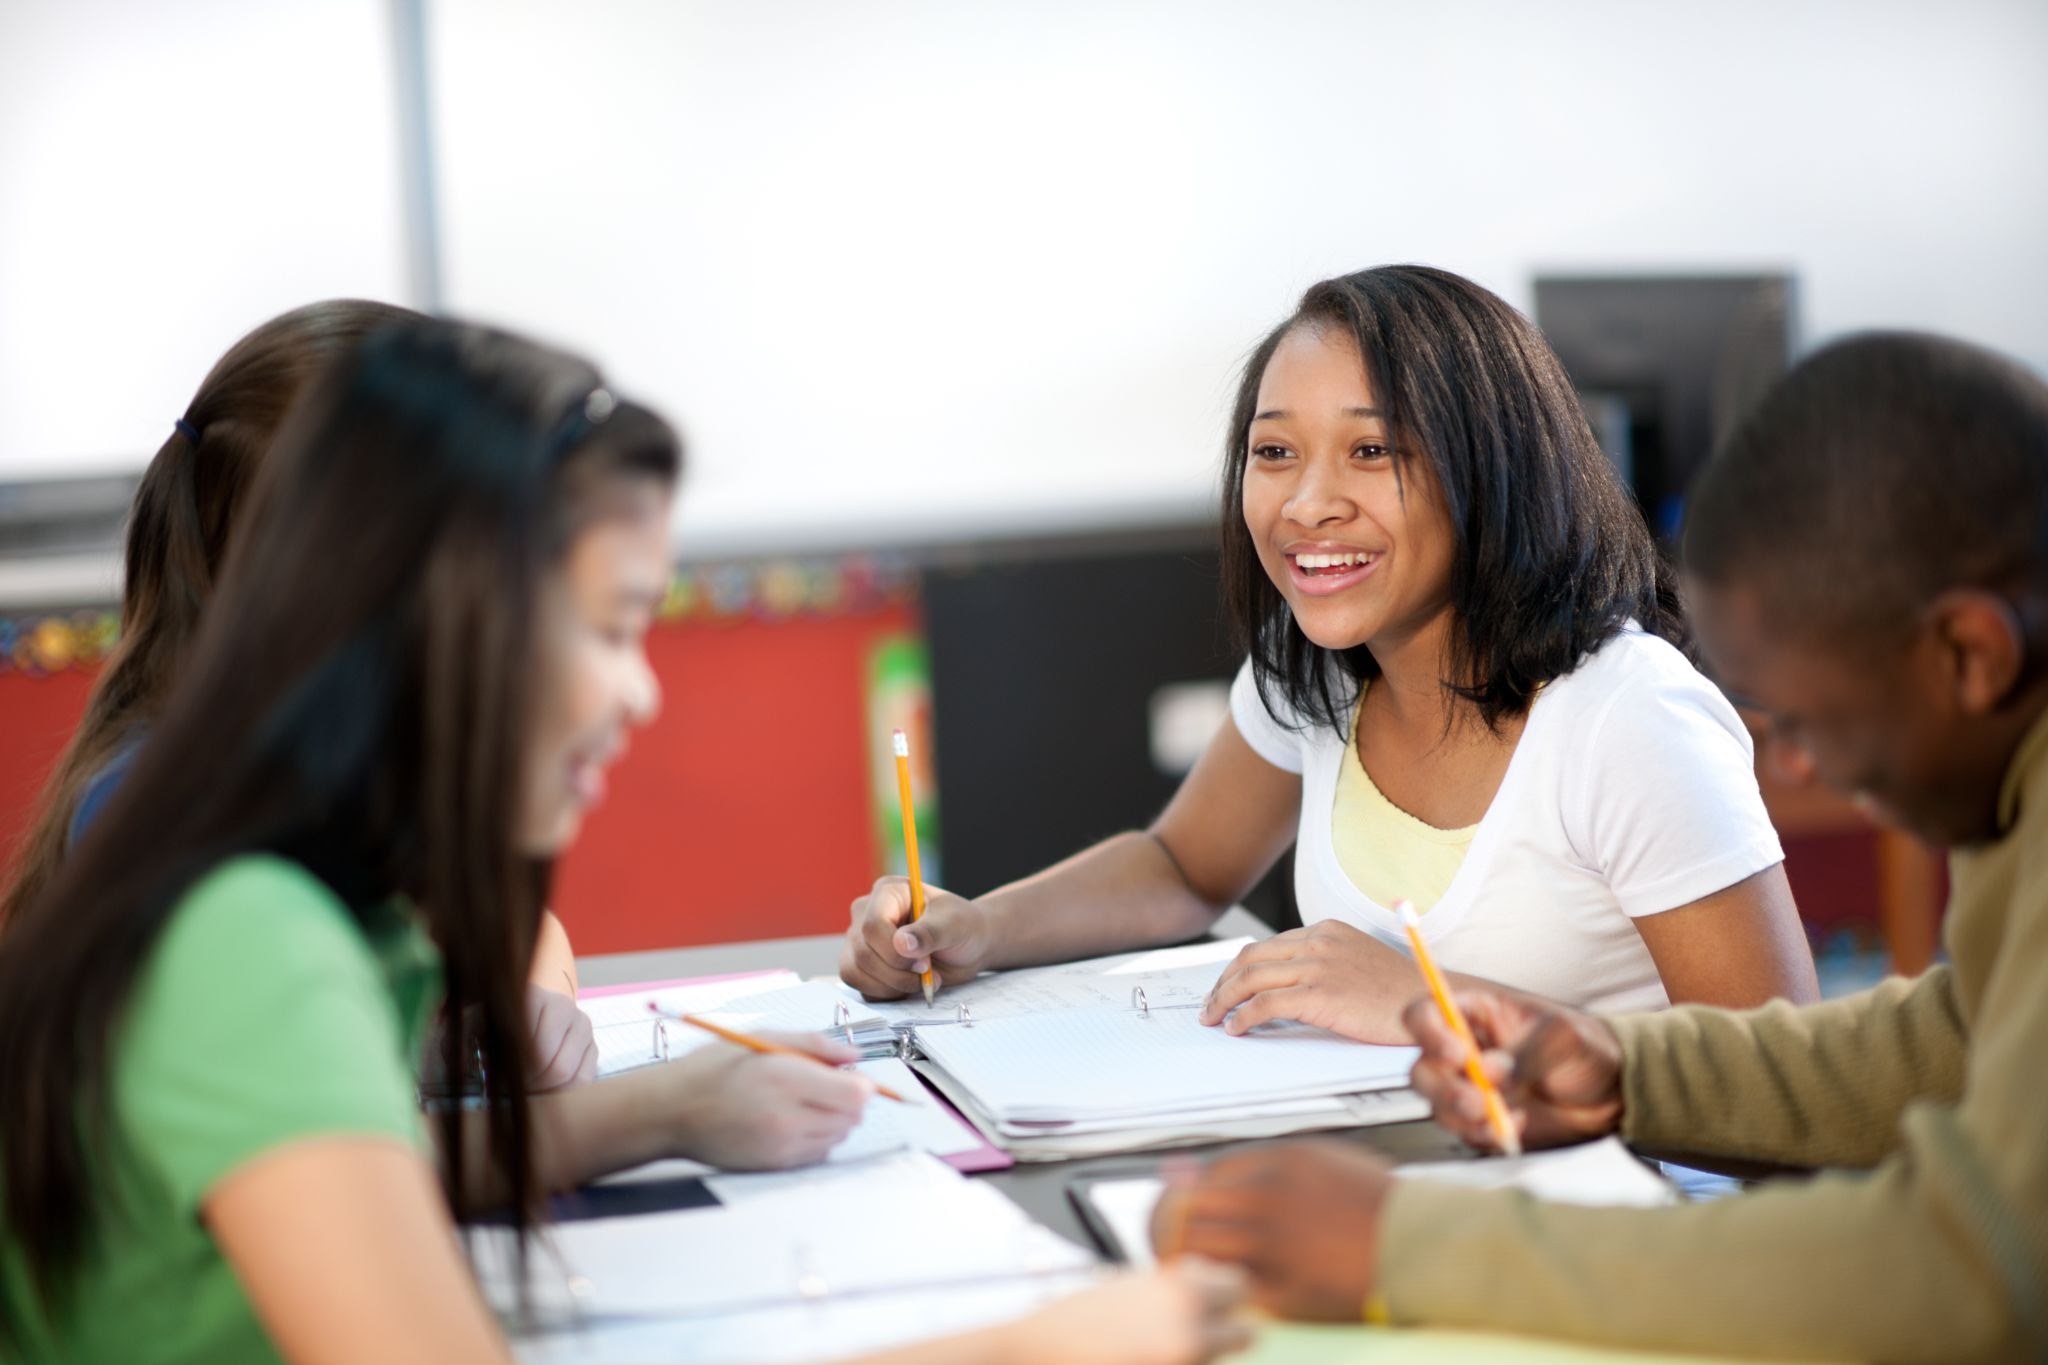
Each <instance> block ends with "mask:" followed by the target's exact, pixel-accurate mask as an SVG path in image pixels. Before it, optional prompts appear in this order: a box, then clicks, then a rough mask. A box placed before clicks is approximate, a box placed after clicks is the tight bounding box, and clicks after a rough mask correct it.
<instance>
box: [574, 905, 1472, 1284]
mask: <svg viewBox="0 0 2048 1365" xmlns="http://www.w3.org/2000/svg"><path fill="white" fill-rule="evenodd" d="M1215 932H1216V935H1217V937H1219V938H1235V937H1238V936H1240V935H1245V934H1249V935H1251V936H1253V937H1255V938H1264V937H1265V936H1266V935H1267V934H1269V933H1270V932H1271V930H1269V929H1268V928H1267V927H1266V926H1265V925H1264V924H1263V923H1261V922H1260V921H1259V920H1258V919H1256V918H1254V917H1253V916H1252V915H1250V914H1249V913H1247V912H1246V911H1243V910H1232V911H1230V912H1229V913H1228V914H1226V915H1224V916H1223V917H1222V918H1221V919H1219V920H1217V922H1216V929H1215ZM840 942H841V936H840V935H838V934H819V935H815V936H812V937H809V938H784V939H764V940H759V941H756V942H752V943H720V944H712V945H708V946H706V947H701V948H670V949H664V950H662V951H658V952H649V953H614V954H611V955H608V956H604V957H586V958H581V959H579V960H578V961H577V963H576V970H577V974H578V976H579V977H580V978H581V981H582V984H583V985H585V986H620V985H625V984H627V983H629V982H635V981H668V980H673V979H675V978H678V977H689V976H714V975H717V974H719V973H723V972H748V971H761V970H765V969H768V968H774V967H786V968H788V969H789V970H791V971H793V972H797V973H799V974H800V975H803V976H807V977H808V976H830V975H833V974H835V973H836V972H837V971H838V970H839V945H840ZM1316 1136H1318V1137H1323V1138H1328V1139H1332V1140H1335V1141H1339V1142H1354V1143H1357V1144H1359V1145H1361V1146H1365V1147H1370V1148H1372V1149H1373V1150H1375V1151H1378V1152H1381V1153H1384V1154H1385V1155H1386V1156H1387V1157H1389V1158H1391V1159H1392V1160H1395V1161H1442V1160H1446V1159H1449V1158H1455V1157H1458V1156H1463V1155H1469V1152H1468V1149H1467V1148H1466V1147H1465V1146H1464V1145H1463V1144H1462V1143H1460V1142H1459V1141H1458V1140H1457V1139H1456V1138H1453V1137H1451V1136H1450V1135H1449V1134H1448V1133H1446V1132H1444V1131H1443V1130H1442V1129H1440V1128H1438V1127H1437V1126H1436V1125H1435V1124H1432V1123H1427V1122H1422V1123H1392V1124H1384V1125H1381V1126H1379V1127H1373V1128H1353V1129H1345V1130H1340V1131H1337V1132H1332V1133H1324V1134H1317V1135H1316ZM1243 1145H1245V1144H1243V1143H1219V1144H1215V1145H1213V1146H1210V1147H1207V1148H1197V1149H1191V1150H1197V1151H1204V1152H1215V1151H1221V1150H1224V1149H1226V1148H1229V1147H1235V1146H1243ZM1158 1162H1159V1157H1158V1155H1157V1154H1149V1155H1148V1154H1143V1153H1139V1154H1132V1155H1126V1156H1105V1157H1088V1158H1084V1159H1082V1160H1078V1161H1056V1162H1042V1163H1035V1164H1031V1165H1018V1166H1015V1167H1012V1168H1011V1169H1010V1170H1007V1171H993V1172H990V1173H989V1174H987V1175H985V1176H982V1177H978V1178H980V1179H985V1180H988V1181H990V1182H991V1183H992V1184H994V1185H995V1186H997V1187H998V1188H999V1189H1001V1190H1002V1191H1003V1193H1004V1194H1007V1195H1008V1196H1009V1197H1010V1198H1011V1199H1013V1200H1015V1201H1016V1202H1017V1204H1018V1205H1019V1206H1020V1207H1021V1208H1022V1209H1023V1210H1024V1211H1025V1212H1026V1213H1028V1214H1030V1215H1031V1216H1032V1217H1033V1218H1035V1219H1037V1220H1038V1221H1039V1222H1041V1223H1043V1224H1045V1225H1046V1226H1047V1227H1049V1228H1051V1229H1052V1230H1053V1231H1055V1232H1057V1233H1059V1234H1060V1235H1061V1236H1062V1237H1066V1238H1068V1239H1069V1240H1071V1241H1073V1242H1076V1243H1078V1244H1079V1245H1081V1246H1084V1247H1086V1248H1088V1249H1089V1250H1090V1251H1094V1252H1097V1253H1100V1251H1101V1248H1100V1247H1098V1246H1096V1245H1095V1242H1094V1239H1093V1238H1091V1237H1090V1236H1089V1235H1088V1232H1087V1230H1086V1229H1085V1228H1084V1227H1083V1226H1082V1224H1081V1219H1080V1216H1079V1215H1078V1214H1076V1213H1075V1212H1074V1207H1073V1204H1072V1203H1071V1201H1069V1200H1068V1198H1067V1186H1068V1184H1069V1182H1071V1181H1073V1180H1076V1179H1078V1178H1080V1177H1082V1176H1102V1175H1121V1174H1130V1173H1132V1172H1143V1171H1150V1170H1152V1169H1153V1168H1154V1167H1155V1166H1157V1165H1158Z"/></svg>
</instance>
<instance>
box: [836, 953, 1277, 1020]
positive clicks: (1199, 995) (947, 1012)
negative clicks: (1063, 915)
mask: <svg viewBox="0 0 2048 1365" xmlns="http://www.w3.org/2000/svg"><path fill="white" fill-rule="evenodd" d="M1250 942H1251V940H1250V939H1249V938H1233V939H1221V940H1218V941H1216V942H1214V943H1188V944H1183V945H1182V946H1180V947H1178V948H1148V949H1145V950H1144V951H1142V952H1135V953H1116V954H1113V955H1111V956H1109V957H1094V958H1086V959H1083V960H1082V961H1079V962H1061V963H1058V964H1055V965H1054V966H1050V967H1022V968H1018V969H1017V970H1015V971H1008V972H990V973H988V974H986V975H983V976H979V977H976V978H975V979H974V980H972V981H969V982H965V983H964V984H961V985H958V986H947V987H945V988H944V989H943V990H942V991H940V992H939V998H938V1002H937V1004H936V1006H933V1007H927V1006H926V1005H925V1003H924V1001H923V1000H921V999H918V998H915V997H913V998H911V999H909V1000H890V1001H874V1002H870V1003H869V1004H868V1008H870V1009H872V1010H874V1011H875V1013H877V1014H879V1015H881V1016H882V1017H883V1018H884V1019H887V1020H888V1021H889V1022H890V1023H892V1024H899V1025H901V1024H917V1023H923V1022H930V1021H943V1020H950V1019H955V1018H958V1017H959V1009H960V1006H962V1005H965V1006H967V1007H968V1009H969V1010H970V1011H972V1013H973V1016H974V1018H976V1019H1005V1018H1010V1017H1013V1016H1017V1015H1027V1014H1044V1013H1047V1012H1049V1011H1056V1010H1086V1009H1129V1008H1130V1007H1131V991H1132V989H1133V988H1134V987H1137V988H1142V989H1143V990H1144V992H1145V1000H1146V1003H1147V1004H1148V1005H1149V1006H1151V1007H1152V1008H1153V1009H1159V1008H1161V1007H1170V1006H1175V1005H1199V1004H1201V1003H1202V1001H1203V1000H1204V999H1205V998H1206V997H1207V996H1208V994H1209V988H1210V987H1212V986H1214V985H1215V984H1216V978H1217V977H1219V976H1221V975H1222V974H1223V969H1224V967H1226V966H1228V965H1229V963H1230V960H1231V959H1232V958H1234V957H1236V956H1237V954H1238V951H1239V950H1240V949H1242V948H1243V947H1244V946H1245V945H1246V944H1248V943H1250ZM846 989H847V991H848V994H849V995H850V996H851V998H853V999H856V1000H857V999H859V998H860V997H859V994H858V993H857V992H854V991H853V990H852V988H851V987H847V988H846Z"/></svg>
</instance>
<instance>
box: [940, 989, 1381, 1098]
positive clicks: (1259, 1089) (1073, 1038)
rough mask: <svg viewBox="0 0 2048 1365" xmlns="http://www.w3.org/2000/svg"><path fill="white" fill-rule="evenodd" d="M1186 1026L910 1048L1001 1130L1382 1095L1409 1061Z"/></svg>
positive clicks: (1156, 1016)
mask: <svg viewBox="0 0 2048 1365" xmlns="http://www.w3.org/2000/svg"><path fill="white" fill-rule="evenodd" d="M1196 1016H1197V1012H1196V1011H1195V1010H1192V1009H1167V1010H1160V1009H1154V1010H1152V1011H1151V1013H1149V1014H1135V1013H1131V1012H1129V1011H1122V1010H1084V1011H1072V1012H1068V1013H1064V1014H1041V1015H1035V1016H1032V1017H1029V1018H1007V1019H990V1020H981V1021H977V1022H976V1023H974V1024H973V1025H972V1026H963V1025H957V1024H955V1025H946V1026H939V1027H927V1028H920V1029H919V1030H918V1031H917V1041H918V1046H919V1047H920V1048H922V1049H923V1051H924V1054H925V1055H926V1056H927V1057H928V1058H930V1059H931V1060H932V1061H933V1062H936V1063H937V1064H938V1065H940V1066H942V1067H944V1068H945V1069H946V1071H947V1072H948V1073H949V1074H950V1075H951V1076H952V1077H953V1078H954V1079H955V1080H956V1081H958V1082H959V1083H960V1084H961V1085H962V1086H964V1087H966V1088H967V1090H968V1091H969V1092H970V1093H972V1094H973V1096H974V1098H975V1100H976V1101H977V1102H978V1103H979V1104H980V1106H981V1107H982V1108H983V1109H984V1110H985V1111H987V1112H988V1113H989V1114H990V1115H992V1116H993V1117H994V1118H995V1119H996V1120H997V1122H998V1123H1000V1124H1003V1125H1005V1126H1006V1127H1007V1126H1009V1125H1019V1124H1021V1125H1029V1124H1034V1123H1064V1122H1071V1121H1074V1120H1077V1119H1093V1118H1114V1117H1118V1116H1129V1117H1144V1116H1151V1115H1161V1114H1168V1113H1172V1112H1175V1111H1179V1110H1195V1109H1209V1108H1215V1107H1217V1106H1220V1105H1226V1104H1233V1103H1253V1102H1257V1101H1265V1100H1287V1099H1302V1098H1308V1097H1313V1096H1319V1095H1341V1094H1349V1093H1352V1092H1356V1091H1364V1090H1383V1089H1389V1088H1392V1087H1395V1086H1402V1085H1406V1084H1407V1083H1408V1072H1409V1069H1410V1068H1411V1067H1412V1066H1413V1065H1414V1064H1415V1058H1416V1056H1417V1051H1416V1049H1414V1048H1412V1047H1375V1046H1372V1045H1369V1044H1365V1043H1354V1042H1351V1041H1349V1040H1348V1039H1343V1038H1339V1037H1337V1036H1336V1035H1334V1034H1331V1033H1326V1032H1324V1031H1322V1030H1321V1029H1312V1028H1306V1027H1303V1026H1302V1025H1299V1024H1268V1025H1263V1026H1261V1027H1260V1028H1257V1029H1254V1030H1253V1031H1252V1032H1250V1033H1248V1034H1245V1035H1244V1036H1242V1037H1236V1038H1233V1037H1231V1036H1230V1035H1229V1034H1227V1033H1225V1032H1223V1030H1221V1029H1220V1028H1205V1027H1203V1026H1202V1024H1201V1023H1199V1022H1198V1021H1197V1017H1196Z"/></svg>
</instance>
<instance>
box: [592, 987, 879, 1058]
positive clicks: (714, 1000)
mask: <svg viewBox="0 0 2048 1365" xmlns="http://www.w3.org/2000/svg"><path fill="white" fill-rule="evenodd" d="M783 976H785V977H786V978H787V979H786V980H781V981H778V980H776V979H774V978H756V979H751V980H738V981H717V982H707V983H705V984H702V985H691V986H669V987H665V988H663V989H660V990H653V991H645V992H636V993H631V994H623V995H607V996H602V997H600V998H598V999H595V1000H587V1001H582V1002H579V1003H580V1006H581V1008H582V1010H583V1012H584V1013H585V1014H587V1015H589V1016H590V1023H591V1032H592V1034H593V1035H594V1036H595V1037H596V1040H597V1074H598V1075H600V1076H611V1075H616V1074H617V1073H618V1072H621V1071H631V1070H633V1069H634V1068H635V1067H642V1066H649V1065H652V1064H653V1063H656V1062H659V1061H661V1060H662V1039H664V1038H665V1039H666V1041H667V1053H668V1056H669V1057H671V1058H674V1057H679V1056H681V1055H682V1054H684V1053H686V1052H689V1051H692V1050H694V1049H696V1048H699V1047H702V1046H704V1045H705V1044H706V1043H708V1042H710V1041H712V1037H711V1035H710V1034H708V1033H706V1032H704V1030H702V1029H698V1028H692V1027H691V1026H690V1025H688V1024H685V1023H682V1022H680V1021H677V1020H668V1021H665V1022H664V1021H662V1020H660V1019H659V1018H657V1016H656V1015H654V1014H653V1013H652V1012H650V1011H649V1010H648V1008H647V1006H648V1004H649V1002H652V1003H654V1004H656V1005H658V1006H660V1007H661V1008H662V1009H663V1010H666V1011H668V1012H669V1013H671V1014H701V1015H703V1016H705V1017H706V1018H708V1019H710V1020H712V1021H714V1022H716V1023H720V1024H723V1025H725V1026H726V1027H727V1028H730V1029H737V1030H739V1031H740V1032H741V1033H759V1032H761V1031H762V1030H764V1029H783V1030H793V1031H795V1032H799V1033H823V1032H825V1031H826V1030H828V1029H830V1028H832V1027H833V1026H834V1023H835V1020H836V1015H837V1011H838V1010H839V1008H840V1006H842V1005H844V1006H846V1008H847V1011H848V1017H849V1021H850V1022H851V1023H852V1024H853V1026H854V1027H855V1028H860V1027H861V1026H863V1025H877V1026H879V1025H880V1023H881V1020H880V1019H879V1017H878V1016H876V1015H875V1013H874V1012H873V1011H872V1010H870V1009H868V1008H867V1007H866V1006H865V1005H862V1004H861V1003H860V1002H859V1001H858V1000H851V1001H850V1000H848V999H847V998H846V996H845V995H844V994H843V993H841V992H840V991H839V990H837V989H836V988H834V987H833V986H832V985H831V984H830V983H828V982H823V981H803V980H800V979H799V978H798V977H797V975H796V974H795V973H794V972H788V973H784V974H783ZM764 981H765V982H766V986H765V987H764V985H763V982H764ZM657 1024H659V1025H660V1030H659V1032H658V1033H657V1031H656V1026H657Z"/></svg>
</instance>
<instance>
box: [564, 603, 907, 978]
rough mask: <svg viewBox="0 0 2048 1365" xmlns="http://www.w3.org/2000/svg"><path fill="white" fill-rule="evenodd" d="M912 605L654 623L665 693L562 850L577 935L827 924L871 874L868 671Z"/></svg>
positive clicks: (619, 946)
mask: <svg viewBox="0 0 2048 1365" xmlns="http://www.w3.org/2000/svg"><path fill="white" fill-rule="evenodd" d="M917 629H918V618H917V614H916V612H915V610H914V609H913V608H912V607H910V606H907V605H901V604H897V605H887V606H880V607H877V608H876V609H874V610H872V611H861V612H852V613H848V614H844V615H832V616H820V617H796V618H792V619H788V620H780V621H752V620H740V621H733V620H716V619H711V620H683V621H679V622H673V623H665V624H662V625H659V626H656V627H655V629H654V631H653V633H652V634H651V635H650V636H649V638H648V655H649V657H650V658H651V659H652V661H653V664H654V671H655V674H656V675H657V676H658V677H659V678H660V679H661V685H662V709H661V714H660V716H659V717H658V718H657V719H656V720H655V722H654V724H653V725H651V726H649V727H648V728H647V729H646V730H643V731H640V732H639V733H638V734H636V735H634V736H633V737H632V739H631V741H630V745H631V747H630V749H629V750H628V752H627V754H626V756H625V757H624V758H623V759H622V760H621V761H620V762H619V765H618V766H617V768H615V769H614V770H613V772H612V776H611V783H610V791H609V793H608V794H607V796H606V798H605V802H604V804H603V805H602V806H600V807H598V808H597V809H596V810H595V811H593V812H592V813H591V815H590V818H589V820H588V821H587V822H586V823H585V825H584V828H583V835H582V837H581V838H580V839H578V840H577V842H576V846H575V847H574V848H572V849H571V850H570V851H569V853H568V855H567V856H566V857H565V858H564V859H563V860H562V863H561V866H560V868H559V870H558V873H557V876H556V881H555V911H556V913H557V914H559V915H560V916H561V918H562V923H563V924H564V926H565V927H566V928H567V929H568V931H569V939H570V941H571V942H572V943H574V944H575V946H576V951H577V953H578V954H579V955H580V954H587V953H618V952H633V951H637V950H640V949H644V948H668V947H676V946H679V945H684V944H698V943H725V942H732V941H735V940H741V939H757V938H782V937H787V936H791V935H797V934H820V933H832V932H835V931H837V930H840V929H843V928H845V927H846V923H847V906H848V905H849V904H850V903H851V902H852V900H853V899H854V897H856V896H859V895H861V894H863V893H865V892H866V891H867V889H868V887H869V886H870V885H872V884H873V882H874V880H875V878H876V877H878V876H880V875H881V866H880V862H879V853H878V849H877V847H876V838H875V833H874V829H875V823H874V815H873V812H872V809H871V799H872V798H871V797H870V796H869V791H870V775H869V770H868V763H869V756H868V735H867V710H866V705H867V703H866V693H865V687H866V679H867V667H868V655H869V651H870V650H871V649H872V648H873V647H874V646H875V644H876V643H878V642H879V641H881V640H883V639H886V638H888V637H889V636H892V635H896V634H900V633H903V632H905V631H912V632H915V631H916V630H917Z"/></svg>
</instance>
